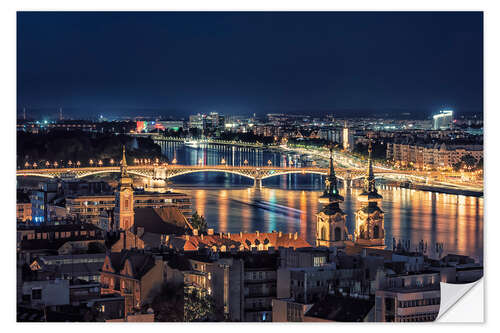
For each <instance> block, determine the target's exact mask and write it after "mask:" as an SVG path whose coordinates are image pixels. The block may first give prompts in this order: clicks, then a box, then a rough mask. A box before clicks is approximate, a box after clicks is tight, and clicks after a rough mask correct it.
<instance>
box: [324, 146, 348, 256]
mask: <svg viewBox="0 0 500 333" xmlns="http://www.w3.org/2000/svg"><path fill="white" fill-rule="evenodd" d="M325 184H326V189H325V192H324V193H323V195H322V196H321V197H320V198H319V202H320V203H322V204H324V206H323V209H322V210H321V211H320V212H319V213H318V214H316V217H317V222H316V246H327V247H333V246H336V247H343V246H345V241H346V240H347V239H348V234H347V227H346V214H345V213H344V211H343V210H342V209H341V208H340V206H339V203H340V202H342V201H344V198H343V197H342V196H341V195H340V194H339V190H338V188H337V177H336V176H335V170H334V169H333V149H332V148H330V171H329V172H328V177H327V178H326V180H325Z"/></svg>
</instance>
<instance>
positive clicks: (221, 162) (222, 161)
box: [220, 157, 226, 165]
mask: <svg viewBox="0 0 500 333" xmlns="http://www.w3.org/2000/svg"><path fill="white" fill-rule="evenodd" d="M220 164H222V165H224V164H226V160H225V159H224V157H223V158H222V160H221V161H220Z"/></svg>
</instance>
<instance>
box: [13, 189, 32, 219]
mask: <svg viewBox="0 0 500 333" xmlns="http://www.w3.org/2000/svg"><path fill="white" fill-rule="evenodd" d="M16 219H17V221H22V222H26V221H31V219H32V215H31V200H30V197H29V194H28V193H26V192H22V191H17V203H16Z"/></svg>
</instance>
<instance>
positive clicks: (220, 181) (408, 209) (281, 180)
mask: <svg viewBox="0 0 500 333" xmlns="http://www.w3.org/2000/svg"><path fill="white" fill-rule="evenodd" d="M161 146H162V150H163V153H164V154H165V155H166V156H167V157H168V158H169V159H171V160H172V159H174V158H175V159H176V160H177V162H178V163H179V164H199V163H200V162H201V163H203V164H207V165H214V164H220V162H221V160H222V158H224V160H225V162H226V163H227V164H229V165H240V164H241V165H242V164H243V163H244V161H245V160H247V162H248V164H249V165H266V164H267V163H268V161H271V163H272V164H273V165H288V164H289V163H290V161H293V165H297V163H299V164H300V158H299V157H298V156H296V155H293V154H282V153H279V152H273V151H267V150H263V149H255V148H243V147H241V148H240V147H233V146H221V145H208V146H200V147H187V146H185V145H184V144H182V143H174V142H163V143H162V144H161ZM171 180H172V187H173V188H174V189H176V191H180V192H185V193H188V194H190V195H191V196H192V198H193V210H196V211H197V212H198V213H199V214H201V215H204V216H205V217H206V219H207V222H208V225H209V227H211V228H214V229H215V230H216V231H220V232H231V233H236V232H239V231H246V232H254V231H256V230H259V231H261V232H271V231H273V230H276V231H283V232H296V231H297V232H299V233H300V234H301V235H304V236H305V237H306V239H307V240H308V241H310V242H312V243H314V239H315V233H316V213H317V212H318V211H319V210H320V209H321V207H322V205H321V204H320V203H319V202H318V197H319V196H320V195H321V192H322V191H323V189H324V177H322V176H319V175H300V174H295V175H284V176H277V177H272V178H269V179H266V180H264V181H263V188H262V189H256V188H254V187H253V181H252V180H251V179H247V178H244V177H241V176H238V175H232V174H225V173H196V174H190V175H182V176H178V177H175V178H172V179H171ZM377 186H378V189H379V193H380V194H381V195H382V196H383V201H382V207H381V208H382V210H383V211H384V212H385V230H386V245H387V246H388V247H389V248H391V247H392V243H393V238H394V239H396V240H399V239H401V240H410V242H411V244H412V245H411V246H412V247H414V246H416V245H417V244H418V242H419V241H420V240H423V241H424V242H427V244H428V254H432V253H433V252H434V251H433V248H434V246H433V244H435V243H436V242H439V243H444V254H446V253H456V254H462V255H468V256H472V257H474V258H476V259H478V260H482V257H483V198H477V197H469V196H463V195H452V194H441V193H431V192H426V191H418V190H410V189H403V188H395V187H390V186H386V185H384V184H383V183H378V184H377ZM340 192H341V195H343V196H344V198H345V200H344V203H343V204H341V207H342V209H343V210H344V211H345V213H346V214H347V226H348V229H349V232H350V233H353V231H354V212H355V211H356V209H358V208H359V207H360V204H359V202H358V201H357V200H356V198H357V196H358V194H359V193H360V192H361V190H360V189H358V188H352V189H344V188H341V190H340Z"/></svg>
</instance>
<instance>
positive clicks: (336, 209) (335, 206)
mask: <svg viewBox="0 0 500 333" xmlns="http://www.w3.org/2000/svg"><path fill="white" fill-rule="evenodd" d="M321 211H322V212H323V213H325V214H326V215H335V214H337V213H339V214H342V215H345V213H344V211H343V210H342V209H341V208H340V206H339V203H338V202H330V203H329V204H327V205H325V206H324V207H323V209H322V210H321Z"/></svg>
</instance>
